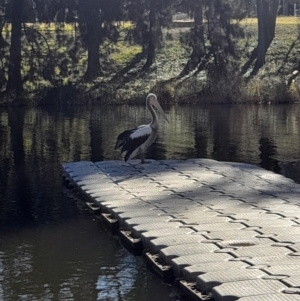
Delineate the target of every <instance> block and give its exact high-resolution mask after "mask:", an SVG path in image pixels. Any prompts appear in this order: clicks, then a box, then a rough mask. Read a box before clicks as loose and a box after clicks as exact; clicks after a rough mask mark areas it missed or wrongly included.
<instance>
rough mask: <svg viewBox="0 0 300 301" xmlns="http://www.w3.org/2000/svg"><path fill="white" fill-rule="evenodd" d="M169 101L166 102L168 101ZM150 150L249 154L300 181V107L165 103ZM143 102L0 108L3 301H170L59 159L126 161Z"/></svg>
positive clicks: (175, 154) (232, 156)
mask: <svg viewBox="0 0 300 301" xmlns="http://www.w3.org/2000/svg"><path fill="white" fill-rule="evenodd" d="M165 108H166V107H165ZM165 111H166V113H167V116H168V118H169V120H170V124H167V123H163V122H162V126H161V130H160V134H159V138H158V139H157V141H156V143H155V144H154V145H153V146H152V147H151V149H150V150H149V154H148V158H154V159H171V158H177V159H186V158H194V157H201V158H213V159H216V160H222V161H239V162H247V163H252V164H256V165H259V166H262V167H264V168H266V169H270V170H273V171H275V172H278V173H281V174H283V175H285V176H287V177H291V178H293V179H294V180H296V181H297V182H298V183H300V163H299V162H300V159H299V158H300V122H299V118H300V117H299V116H300V105H274V106H254V105H253V106H252V105H247V106H246V105H237V106H208V107H188V106H186V107H175V106H173V107H169V108H166V110H165ZM148 119H149V115H148V114H147V113H146V111H145V108H144V107H136V106H117V107H112V106H111V107H98V108H89V109H87V108H83V107H77V108H68V109H55V108H50V109H22V108H13V109H9V110H3V109H2V111H1V112H0V162H1V171H0V300H5V301H6V300H11V301H15V300H22V301H23V300H28V301H29V300H30V301H31V300H87V301H89V300H133V301H135V300H149V301H150V300H170V298H169V297H168V296H169V294H170V293H171V289H170V288H169V287H168V286H165V285H163V284H161V283H160V282H159V281H158V280H157V279H156V278H155V277H154V276H152V275H151V274H150V273H149V272H148V271H147V270H146V268H145V266H144V264H143V262H142V260H141V259H140V258H136V257H134V256H132V255H131V254H129V253H128V252H127V251H126V250H124V249H123V248H122V246H120V244H119V243H118V241H117V240H116V239H114V238H113V237H112V236H111V234H109V233H107V232H105V230H104V229H103V228H102V227H101V225H98V224H96V223H95V222H93V221H92V218H91V216H89V215H88V214H87V213H86V211H85V210H84V209H83V208H82V205H81V203H80V202H75V201H74V200H72V199H70V198H69V197H68V196H67V195H66V194H65V193H64V192H63V187H62V179H61V164H62V163H63V162H68V161H78V160H92V161H100V160H110V159H120V158H121V157H120V154H119V152H115V151H114V150H113V147H114V144H115V138H116V136H117V135H118V133H119V132H121V131H123V130H124V129H126V128H131V127H133V126H135V125H139V124H141V123H147V122H148Z"/></svg>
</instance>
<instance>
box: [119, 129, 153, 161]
mask: <svg viewBox="0 0 300 301" xmlns="http://www.w3.org/2000/svg"><path fill="white" fill-rule="evenodd" d="M151 133H152V128H151V127H150V126H149V125H145V126H140V127H138V128H137V129H136V130H135V131H133V132H132V133H131V134H130V135H129V136H128V137H127V138H126V140H125V142H124V144H123V147H122V150H121V152H122V153H123V152H127V153H126V155H125V161H127V160H128V159H129V158H133V157H134V156H135V155H136V154H137V150H138V148H139V147H140V146H141V145H142V144H144V143H145V142H146V140H147V139H148V138H149V136H150V135H151ZM133 153H135V155H134V156H131V155H132V154H133Z"/></svg>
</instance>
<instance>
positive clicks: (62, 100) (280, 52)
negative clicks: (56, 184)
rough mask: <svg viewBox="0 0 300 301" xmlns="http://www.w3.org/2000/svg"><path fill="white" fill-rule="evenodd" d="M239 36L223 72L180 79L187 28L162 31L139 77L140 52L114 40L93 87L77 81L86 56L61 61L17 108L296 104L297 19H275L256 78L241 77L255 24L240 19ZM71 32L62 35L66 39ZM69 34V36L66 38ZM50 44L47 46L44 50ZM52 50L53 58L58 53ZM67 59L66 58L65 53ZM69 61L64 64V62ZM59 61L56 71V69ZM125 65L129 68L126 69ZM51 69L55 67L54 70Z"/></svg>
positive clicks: (299, 93)
mask: <svg viewBox="0 0 300 301" xmlns="http://www.w3.org/2000/svg"><path fill="white" fill-rule="evenodd" d="M240 25H241V26H242V27H243V29H244V37H243V38H242V39H239V40H238V41H236V43H237V53H236V57H235V58H231V57H228V62H227V63H226V70H225V72H224V71H223V72H222V74H219V70H218V69H217V68H216V69H215V70H214V71H213V72H211V73H210V74H209V75H208V73H209V70H207V69H205V70H202V71H200V72H198V71H197V70H194V71H193V72H191V73H190V74H189V75H186V76H184V77H182V76H181V72H182V70H183V69H184V67H185V65H186V64H187V62H188V59H189V55H190V47H189V46H188V45H186V44H185V43H184V42H183V41H184V35H186V34H187V33H188V31H189V29H190V27H173V28H169V29H165V30H164V33H163V34H164V39H163V42H162V45H161V47H160V48H159V49H158V51H157V56H156V59H155V63H154V64H153V65H152V66H151V68H150V69H149V70H148V71H147V72H141V69H142V66H143V65H144V63H145V59H146V58H145V56H144V55H143V54H142V52H141V51H142V48H141V47H139V46H138V45H130V44H129V43H128V42H126V41H125V40H120V42H118V43H117V44H115V45H109V46H108V45H104V46H103V48H102V49H101V53H102V54H105V56H106V58H105V60H102V68H103V70H102V71H103V76H101V77H98V78H97V79H96V80H94V81H93V82H89V83H86V82H83V81H82V80H79V78H82V76H83V74H84V72H85V66H86V59H87V58H86V54H83V56H82V57H81V59H80V60H79V61H78V62H77V63H76V64H72V62H71V59H70V58H64V59H63V60H65V61H67V62H65V61H64V64H65V65H64V68H67V72H66V71H65V72H62V70H59V68H58V70H56V71H55V78H54V79H53V81H52V82H50V81H49V80H45V79H42V78H41V76H40V75H39V74H38V72H40V73H41V72H44V71H43V70H42V71H41V70H35V71H34V72H37V75H36V76H32V77H35V78H36V80H35V82H34V83H33V82H31V81H26V82H24V89H25V93H24V98H25V100H24V101H23V102H22V101H21V102H19V103H21V104H22V103H26V104H28V103H30V104H32V105H45V104H67V105H73V104H78V105H79V104H91V105H95V104H122V103H144V100H145V96H146V95H147V93H149V92H150V91H151V92H154V93H156V94H157V95H158V96H159V98H160V99H161V101H162V102H175V103H280V102H285V103H290V102H299V101H300V85H299V84H300V80H299V79H298V71H299V66H298V65H299V40H298V32H299V29H298V19H297V18H292V17H284V18H283V17H282V18H278V19H277V25H276V33H275V39H274V40H273V43H272V44H271V46H270V48H269V50H268V53H267V56H266V64H265V66H264V67H263V68H261V70H260V71H259V72H258V74H257V75H255V76H253V77H250V76H249V75H250V74H251V71H252V69H253V66H250V67H249V68H248V69H247V70H246V71H245V72H241V70H242V69H243V66H244V65H245V63H246V62H247V60H248V59H249V57H250V55H251V52H252V51H253V49H254V48H255V46H256V44H257V20H256V19H246V20H243V21H242V22H241V24H240ZM71 30H72V28H71V29H70V28H68V30H67V32H68V34H69V35H70V36H71V35H73V33H72V31H71ZM71 33H72V34H71ZM51 45H52V44H51V43H50V46H49V47H52V46H51ZM63 47H65V46H64V45H61V48H59V47H58V49H57V50H55V51H56V52H55V53H54V54H57V53H60V52H62V51H63V49H65V48H63ZM68 55H69V54H68ZM68 60H69V61H68ZM60 63H61V61H60V60H58V61H57V63H56V64H57V66H60V65H59V64H60ZM129 65H131V66H130V67H128V66H129ZM55 68H56V67H55ZM12 99H13V97H12V96H6V97H2V102H1V101H0V103H2V104H8V105H9V104H11V103H12Z"/></svg>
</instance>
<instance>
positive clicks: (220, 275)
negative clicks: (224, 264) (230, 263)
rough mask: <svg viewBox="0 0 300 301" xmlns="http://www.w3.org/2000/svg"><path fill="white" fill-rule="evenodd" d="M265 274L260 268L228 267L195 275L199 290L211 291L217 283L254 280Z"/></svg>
mask: <svg viewBox="0 0 300 301" xmlns="http://www.w3.org/2000/svg"><path fill="white" fill-rule="evenodd" d="M266 275H267V274H266V273H265V272H263V271H260V270H249V269H230V270H222V271H220V270H219V271H215V272H208V273H205V274H203V275H199V276H198V277H197V280H196V283H197V286H198V287H199V288H200V290H202V291H204V292H211V290H212V289H213V288H214V287H215V286H218V285H221V284H223V283H229V282H238V281H243V280H255V279H258V278H261V277H263V276H266Z"/></svg>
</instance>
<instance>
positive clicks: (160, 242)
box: [148, 234, 205, 253]
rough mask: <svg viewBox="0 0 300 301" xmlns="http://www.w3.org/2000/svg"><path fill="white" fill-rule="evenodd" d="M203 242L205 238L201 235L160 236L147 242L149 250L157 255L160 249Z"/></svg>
mask: <svg viewBox="0 0 300 301" xmlns="http://www.w3.org/2000/svg"><path fill="white" fill-rule="evenodd" d="M203 240H205V237H203V236H202V235H201V234H197V235H191V234H189V235H186V234H181V235H176V236H171V237H170V236H162V237H159V238H154V239H152V240H150V241H149V243H148V245H149V249H150V250H151V251H152V252H153V253H159V251H160V250H161V249H162V248H166V247H169V246H179V245H186V244H192V243H197V242H201V241H203Z"/></svg>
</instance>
